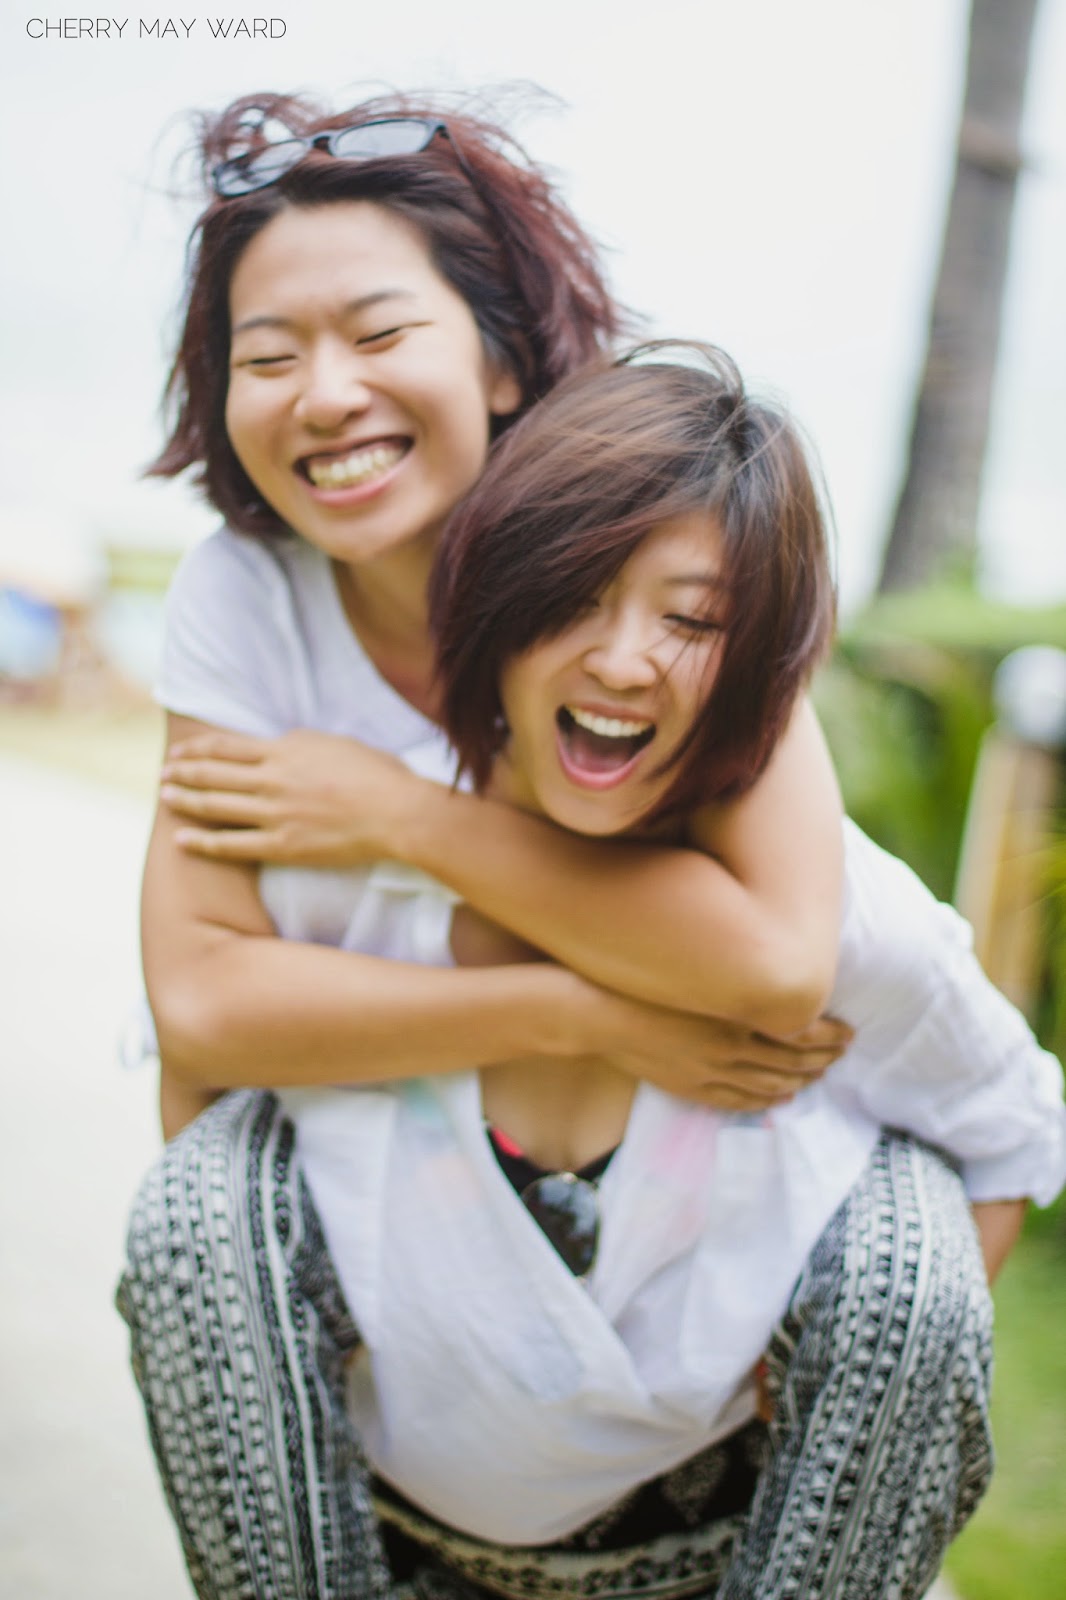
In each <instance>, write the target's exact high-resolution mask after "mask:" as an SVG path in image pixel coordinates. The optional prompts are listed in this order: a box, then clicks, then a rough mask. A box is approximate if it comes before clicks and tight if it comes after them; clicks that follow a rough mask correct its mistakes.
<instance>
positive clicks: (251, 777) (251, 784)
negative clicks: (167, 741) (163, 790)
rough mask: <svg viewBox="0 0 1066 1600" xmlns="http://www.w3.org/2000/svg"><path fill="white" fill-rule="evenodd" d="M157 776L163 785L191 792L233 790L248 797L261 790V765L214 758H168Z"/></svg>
mask: <svg viewBox="0 0 1066 1600" xmlns="http://www.w3.org/2000/svg"><path fill="white" fill-rule="evenodd" d="M161 776H162V778H163V781H164V783H177V784H182V785H184V786H185V787H187V788H193V789H234V790H236V791H238V792H240V793H243V794H251V793H252V792H254V791H255V790H256V789H261V788H262V787H263V768H262V764H261V763H259V762H247V761H245V762H240V761H222V760H219V759H218V757H211V758H210V759H208V758H205V757H195V758H194V757H191V756H181V757H171V758H170V759H168V760H167V761H165V762H164V763H163V771H162V774H161Z"/></svg>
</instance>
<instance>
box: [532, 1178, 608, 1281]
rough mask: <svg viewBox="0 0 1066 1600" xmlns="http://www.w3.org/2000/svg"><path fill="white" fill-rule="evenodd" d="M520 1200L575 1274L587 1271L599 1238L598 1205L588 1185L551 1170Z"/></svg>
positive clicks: (593, 1192)
mask: <svg viewBox="0 0 1066 1600" xmlns="http://www.w3.org/2000/svg"><path fill="white" fill-rule="evenodd" d="M522 1200H523V1202H524V1204H525V1206H526V1209H527V1210H528V1212H529V1214H530V1216H531V1217H532V1218H533V1220H534V1222H536V1223H537V1225H538V1227H539V1228H540V1229H541V1230H542V1231H543V1232H544V1233H545V1234H546V1235H547V1237H548V1239H549V1241H550V1242H551V1243H552V1244H553V1245H554V1246H555V1248H556V1250H558V1252H559V1254H560V1255H561V1256H562V1258H563V1260H564V1261H565V1262H566V1265H567V1266H568V1267H569V1268H570V1271H571V1272H572V1273H573V1274H574V1275H575V1277H578V1278H583V1277H584V1276H585V1274H586V1273H587V1272H590V1271H591V1270H592V1264H593V1262H594V1261H595V1259H596V1246H597V1244H598V1243H599V1237H600V1208H599V1202H598V1200H597V1198H596V1190H595V1189H594V1188H593V1186H592V1184H591V1183H587V1182H586V1181H585V1179H584V1178H575V1177H574V1175H573V1174H572V1173H569V1172H552V1173H548V1174H547V1175H546V1176H545V1177H543V1178H537V1179H536V1181H535V1182H534V1183H531V1184H530V1185H529V1187H528V1188H526V1189H523V1191H522Z"/></svg>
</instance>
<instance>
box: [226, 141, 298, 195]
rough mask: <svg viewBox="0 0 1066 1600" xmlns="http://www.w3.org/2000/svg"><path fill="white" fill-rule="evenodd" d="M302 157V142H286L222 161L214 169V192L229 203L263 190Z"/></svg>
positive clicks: (283, 174) (282, 175)
mask: <svg viewBox="0 0 1066 1600" xmlns="http://www.w3.org/2000/svg"><path fill="white" fill-rule="evenodd" d="M306 154H307V145H306V143H305V141H304V140H303V139H286V140H284V141H283V142H282V143H281V144H271V145H268V146H267V148H266V149H265V150H260V151H259V153H258V154H257V155H254V156H238V157H237V158H236V159H235V160H234V161H224V162H223V163H222V165H221V166H220V167H216V168H215V173H214V183H215V192H216V193H217V194H220V195H222V197H223V198H224V199H227V200H230V199H233V198H234V196H236V195H239V194H251V193H252V192H253V190H255V189H265V188H267V187H268V185H269V184H272V183H277V181H278V179H279V178H283V177H284V176H285V174H286V172H289V171H290V170H291V169H292V168H293V167H294V166H295V165H296V163H297V162H298V161H302V160H303V157H304V156H305V155H306Z"/></svg>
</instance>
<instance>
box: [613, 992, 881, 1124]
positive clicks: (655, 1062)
mask: <svg viewBox="0 0 1066 1600" xmlns="http://www.w3.org/2000/svg"><path fill="white" fill-rule="evenodd" d="M614 998H615V999H617V1000H618V1004H619V1006H621V1007H625V1008H628V1011H629V1016H628V1017H627V1018H626V1019H625V1022H624V1023H623V1026H624V1029H625V1034H624V1037H623V1041H622V1043H621V1047H620V1048H615V1049H612V1050H611V1052H610V1054H611V1059H612V1061H614V1062H615V1063H616V1065H618V1066H619V1067H621V1068H622V1069H623V1070H624V1071H628V1072H631V1073H632V1075H633V1076H634V1077H636V1078H642V1079H645V1080H646V1081H647V1082H649V1083H654V1084H655V1085H656V1086H657V1087H658V1088H660V1089H665V1090H666V1091H667V1092H668V1093H670V1094H676V1095H679V1096H680V1097H681V1098H682V1099H684V1100H694V1101H696V1102H697V1104H699V1105H705V1106H711V1107H713V1108H714V1109H716V1110H718V1111H744V1112H753V1111H765V1110H767V1109H768V1108H769V1107H771V1106H775V1105H782V1104H784V1103H785V1102H787V1101H789V1100H791V1099H792V1098H793V1096H794V1095H796V1094H798V1093H799V1091H800V1090H801V1089H805V1088H806V1087H807V1086H808V1085H809V1084H811V1083H815V1082H816V1081H817V1080H818V1079H819V1078H820V1077H821V1076H822V1074H823V1073H824V1072H825V1071H826V1070H827V1069H828V1068H829V1067H831V1066H832V1064H833V1062H834V1061H836V1060H838V1059H839V1057H840V1056H841V1055H843V1053H844V1051H845V1050H846V1049H847V1048H848V1045H849V1044H850V1043H851V1041H852V1038H853V1037H854V1034H853V1031H852V1029H850V1028H849V1027H848V1026H847V1025H846V1024H845V1023H843V1022H837V1021H836V1020H835V1019H834V1018H832V1017H821V1018H819V1020H818V1021H817V1022H815V1023H812V1025H811V1026H810V1027H809V1028H804V1029H803V1031H802V1032H801V1033H797V1034H794V1035H793V1036H792V1037H791V1038H790V1039H771V1038H770V1037H769V1036H768V1035H766V1034H761V1033H755V1032H753V1031H752V1030H751V1029H750V1028H746V1027H744V1026H743V1025H742V1024H740V1023H734V1022H724V1021H722V1020H721V1019H719V1018H717V1017H700V1016H695V1015H693V1014H690V1013H688V1012H676V1011H664V1010H662V1009H661V1008H658V1007H654V1006H644V1005H640V1004H639V1003H638V1002H635V1001H626V1000H623V999H621V997H617V996H616V997H614Z"/></svg>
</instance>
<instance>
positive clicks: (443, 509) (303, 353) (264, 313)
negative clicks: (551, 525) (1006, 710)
mask: <svg viewBox="0 0 1066 1600" xmlns="http://www.w3.org/2000/svg"><path fill="white" fill-rule="evenodd" d="M230 321H231V327H232V338H231V362H230V379H229V388H228V393H227V400H226V428H227V432H228V434H229V438H230V442H231V443H232V446H233V449H234V451H235V453H236V455H237V457H238V459H239V461H240V463H241V465H242V466H243V468H244V470H245V472H246V473H247V474H248V476H249V478H251V480H252V482H253V483H254V485H255V486H256V488H257V489H258V490H259V492H260V494H261V495H262V496H263V497H264V499H265V500H267V501H268V502H269V503H270V505H271V506H272V507H273V508H274V510H275V511H276V512H277V513H278V515H279V516H280V517H281V518H282V519H283V520H284V521H285V522H286V523H288V525H289V526H290V527H292V528H293V529H295V531H296V532H297V533H299V534H301V535H302V536H303V537H304V538H305V539H307V540H308V541H309V542H310V543H311V544H314V545H316V546H317V547H318V548H319V549H320V550H323V551H325V552H326V553H327V554H328V555H330V556H332V557H333V558H334V559H335V560H337V561H339V562H341V563H343V564H344V565H345V566H350V567H352V568H358V567H360V566H361V565H363V564H365V563H369V562H373V561H374V560H376V559H379V558H382V557H388V556H390V555H392V554H393V553H394V552H397V551H403V552H405V554H414V555H415V557H416V560H417V562H418V564H419V565H422V564H423V563H428V560H429V559H430V557H431V555H432V548H433V543H434V541H435V538H436V534H437V532H438V530H439V528H440V526H441V524H442V523H443V521H444V520H445V518H446V517H447V516H448V513H449V512H450V511H451V509H452V507H453V506H454V505H455V503H456V501H457V500H458V499H459V498H460V497H461V496H462V495H463V494H465V493H466V491H467V490H468V489H469V488H470V487H471V485H472V484H473V483H474V481H475V479H476V478H477V476H478V474H479V473H480V471H481V468H482V466H483V465H484V461H485V455H486V452H487V449H488V442H489V428H490V418H491V416H492V415H493V414H499V415H504V414H508V413H510V412H511V411H514V410H515V409H517V407H518V405H519V403H520V398H521V397H520V392H519V386H518V383H517V381H516V380H515V379H514V377H513V376H512V375H511V374H510V373H509V372H500V371H495V370H493V368H492V366H491V364H490V362H489V360H488V358H487V356H486V354H485V350H484V347H483V344H482V341H481V337H480V335H479V332H478V329H477V325H476V323H475V321H474V317H473V315H472V313H471V311H470V308H469V307H468V305H467V304H466V302H465V301H464V300H463V299H462V297H461V296H460V295H459V294H457V293H456V291H455V290H454V289H453V288H452V287H451V285H450V284H449V283H448V282H447V281H446V280H445V279H444V278H442V277H441V276H440V274H439V273H438V272H437V270H436V268H435V267H434V265H433V262H432V260H431V259H430V255H429V252H428V250H427V248H426V245H425V243H424V241H423V239H422V238H421V236H420V234H419V233H418V232H417V230H416V229H415V228H414V227H412V226H411V225H409V224H408V223H406V222H405V221H404V220H403V219H402V218H399V217H397V216H395V215H394V214H393V213H391V212H389V211H388V210H386V209H385V208H383V207H381V206H378V205H375V204H373V203H371V202H369V201H342V202H337V203H334V204H329V205H320V206H313V207H302V208H301V207H288V208H287V209H285V210H283V211H281V212H279V213H278V215H277V216H275V217H274V218H272V220H271V221H270V222H269V223H267V225H266V226H265V227H264V228H262V229H261V231H260V232H259V233H257V234H256V236H255V237H254V238H253V239H252V241H251V243H250V244H249V245H248V247H247V249H246V250H245V251H244V253H243V255H242V256H241V258H240V260H239V262H238V264H237V267H236V270H235V271H234V274H233V279H232V282H231V285H230Z"/></svg>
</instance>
